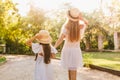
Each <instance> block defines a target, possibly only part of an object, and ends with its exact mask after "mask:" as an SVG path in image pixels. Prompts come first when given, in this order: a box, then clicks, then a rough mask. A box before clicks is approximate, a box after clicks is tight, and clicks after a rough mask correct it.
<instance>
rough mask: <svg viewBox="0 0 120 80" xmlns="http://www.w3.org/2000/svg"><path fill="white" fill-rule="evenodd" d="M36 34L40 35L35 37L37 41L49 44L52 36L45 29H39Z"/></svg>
mask: <svg viewBox="0 0 120 80" xmlns="http://www.w3.org/2000/svg"><path fill="white" fill-rule="evenodd" d="M38 34H39V36H40V38H39V39H37V40H38V42H40V43H43V44H49V43H51V42H52V38H51V36H50V34H49V32H48V31H47V30H40V31H39V33H38Z"/></svg>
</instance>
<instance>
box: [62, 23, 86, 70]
mask: <svg viewBox="0 0 120 80" xmlns="http://www.w3.org/2000/svg"><path fill="white" fill-rule="evenodd" d="M85 28H86V26H85V25H84V27H83V28H82V29H81V30H80V36H81V38H82V37H83V34H84V31H85ZM61 34H64V35H65V42H64V45H63V48H62V52H61V64H62V66H63V68H65V69H67V70H76V69H77V68H82V67H83V59H82V52H81V48H80V41H77V42H70V41H69V40H68V34H67V30H66V29H65V27H64V26H63V28H62V31H61Z"/></svg>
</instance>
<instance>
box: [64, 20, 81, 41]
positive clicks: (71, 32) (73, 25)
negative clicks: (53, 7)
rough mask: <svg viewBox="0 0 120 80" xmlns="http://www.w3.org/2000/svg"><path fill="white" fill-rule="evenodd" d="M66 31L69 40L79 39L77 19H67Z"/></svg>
mask: <svg viewBox="0 0 120 80" xmlns="http://www.w3.org/2000/svg"><path fill="white" fill-rule="evenodd" d="M65 27H66V29H67V32H68V39H69V41H71V42H74V41H79V40H80V25H79V21H71V20H67V23H66V25H65Z"/></svg>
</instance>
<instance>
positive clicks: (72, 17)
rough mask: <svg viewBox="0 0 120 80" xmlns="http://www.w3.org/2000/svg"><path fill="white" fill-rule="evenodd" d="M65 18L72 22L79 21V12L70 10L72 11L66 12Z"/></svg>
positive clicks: (73, 9) (74, 9) (75, 9)
mask: <svg viewBox="0 0 120 80" xmlns="http://www.w3.org/2000/svg"><path fill="white" fill-rule="evenodd" d="M67 16H68V18H69V19H70V20H72V21H79V20H80V19H79V17H80V11H79V9H77V8H72V9H70V10H68V12H67Z"/></svg>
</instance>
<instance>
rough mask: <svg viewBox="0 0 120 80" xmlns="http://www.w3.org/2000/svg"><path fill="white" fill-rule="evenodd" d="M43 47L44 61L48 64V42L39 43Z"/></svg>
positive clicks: (49, 51) (49, 53)
mask: <svg viewBox="0 0 120 80" xmlns="http://www.w3.org/2000/svg"><path fill="white" fill-rule="evenodd" d="M41 45H42V47H43V52H44V63H46V64H49V63H50V57H51V47H50V44H41Z"/></svg>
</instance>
